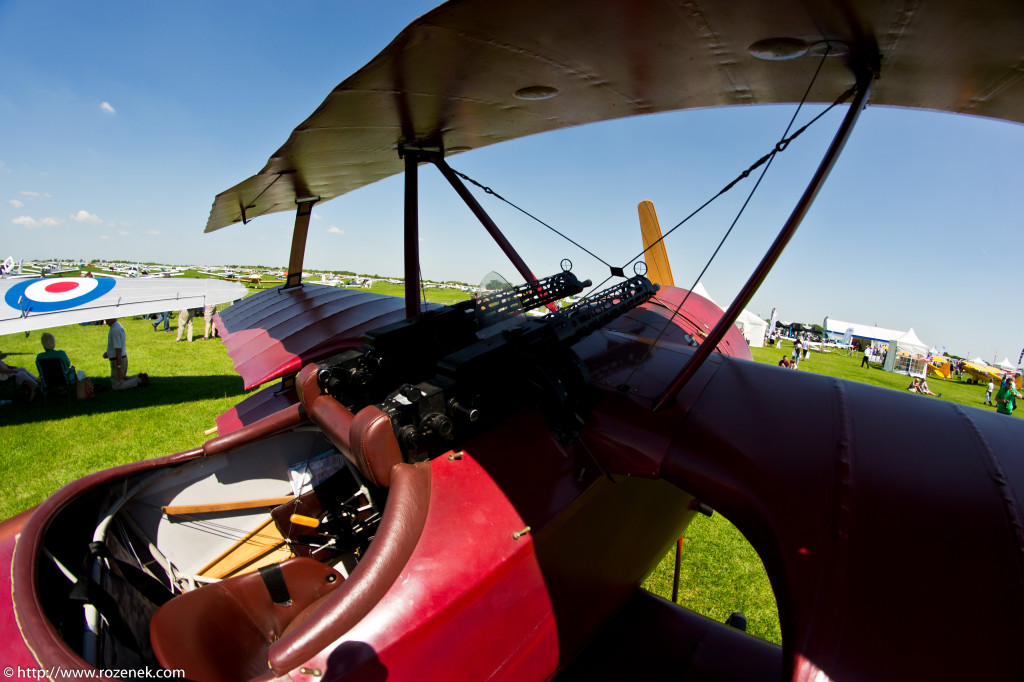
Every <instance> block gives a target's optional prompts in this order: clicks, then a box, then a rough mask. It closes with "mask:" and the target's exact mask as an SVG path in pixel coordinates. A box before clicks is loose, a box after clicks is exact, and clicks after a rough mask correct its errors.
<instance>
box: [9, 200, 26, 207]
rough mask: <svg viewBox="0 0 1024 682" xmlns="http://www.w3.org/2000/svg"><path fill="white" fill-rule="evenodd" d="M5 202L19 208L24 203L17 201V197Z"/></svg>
mask: <svg viewBox="0 0 1024 682" xmlns="http://www.w3.org/2000/svg"><path fill="white" fill-rule="evenodd" d="M7 203H9V204H10V205H11V206H13V207H14V208H21V207H22V206H24V205H25V204H24V203H22V202H20V201H18V200H17V199H10V200H8V202H7Z"/></svg>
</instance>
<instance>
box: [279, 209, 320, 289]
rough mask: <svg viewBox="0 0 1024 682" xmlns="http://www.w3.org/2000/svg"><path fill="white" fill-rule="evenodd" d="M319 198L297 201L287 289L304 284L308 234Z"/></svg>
mask: <svg viewBox="0 0 1024 682" xmlns="http://www.w3.org/2000/svg"><path fill="white" fill-rule="evenodd" d="M316 202H317V199H306V200H303V201H298V202H296V203H297V204H298V209H297V210H296V211H295V230H294V231H293V232H292V250H291V254H290V255H289V257H288V276H287V277H286V278H285V279H286V281H285V283H284V287H283V288H285V289H288V288H290V287H297V286H299V285H300V284H302V259H303V256H304V255H305V253H306V235H307V234H308V233H309V219H310V217H312V215H313V204H315V203H316Z"/></svg>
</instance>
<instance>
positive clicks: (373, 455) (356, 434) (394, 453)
mask: <svg viewBox="0 0 1024 682" xmlns="http://www.w3.org/2000/svg"><path fill="white" fill-rule="evenodd" d="M349 443H350V445H351V447H352V457H351V458H352V459H354V460H355V464H356V466H357V467H359V471H360V472H361V473H362V474H363V476H366V477H367V478H368V479H369V480H370V482H372V483H373V484H374V485H376V486H379V487H381V488H387V487H388V484H389V483H390V476H391V468H392V467H393V466H395V465H396V464H398V463H400V462H401V461H402V450H401V448H400V447H399V446H398V439H397V438H395V431H394V429H392V428H391V419H389V418H388V416H387V415H386V414H384V412H382V411H381V409H380V408H379V407H377V406H376V405H367V406H366V407H364V408H363V409H361V410H359V412H358V413H356V416H355V418H354V419H353V420H352V426H351V427H350V429H349Z"/></svg>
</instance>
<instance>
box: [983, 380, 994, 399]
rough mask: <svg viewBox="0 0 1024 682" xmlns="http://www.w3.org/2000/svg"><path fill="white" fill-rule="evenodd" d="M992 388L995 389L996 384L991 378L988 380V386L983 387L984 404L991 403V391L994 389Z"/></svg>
mask: <svg viewBox="0 0 1024 682" xmlns="http://www.w3.org/2000/svg"><path fill="white" fill-rule="evenodd" d="M994 390H996V385H995V383H994V382H993V381H992V380H991V379H989V380H988V388H987V389H985V404H986V405H991V404H992V391H994Z"/></svg>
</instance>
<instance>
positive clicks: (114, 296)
mask: <svg viewBox="0 0 1024 682" xmlns="http://www.w3.org/2000/svg"><path fill="white" fill-rule="evenodd" d="M246 291H247V290H246V288H245V287H244V286H243V285H241V284H235V283H231V282H218V281H216V280H209V279H180V278H179V279H170V278H166V279H121V278H117V279H115V278H106V277H97V278H93V277H46V278H42V277H40V278H35V279H14V280H2V281H0V334H13V333H16V332H25V331H32V330H34V329H46V328H49V327H60V326H63V325H68V324H79V323H82V322H94V321H97V320H105V319H109V318H113V317H130V316H132V315H147V314H149V313H158V312H164V311H170V310H181V309H182V308H203V307H205V306H207V305H219V304H221V303H228V302H230V301H235V300H238V299H241V298H243V297H244V296H245V294H246Z"/></svg>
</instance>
